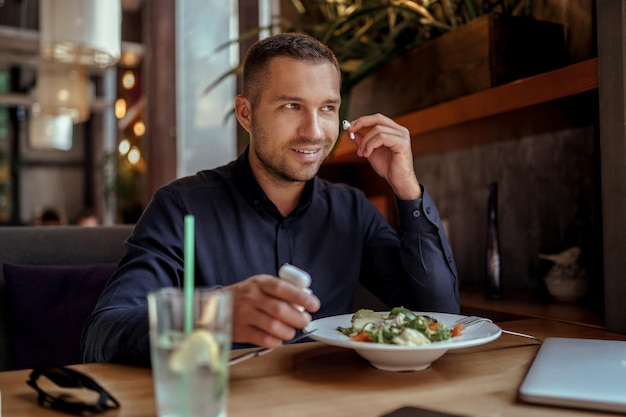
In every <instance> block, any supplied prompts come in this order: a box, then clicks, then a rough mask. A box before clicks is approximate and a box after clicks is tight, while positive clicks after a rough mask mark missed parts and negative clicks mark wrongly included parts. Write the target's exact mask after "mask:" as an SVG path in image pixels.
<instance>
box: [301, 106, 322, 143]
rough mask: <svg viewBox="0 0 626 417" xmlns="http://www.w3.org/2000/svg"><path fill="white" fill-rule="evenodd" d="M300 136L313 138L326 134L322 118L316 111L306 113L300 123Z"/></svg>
mask: <svg viewBox="0 0 626 417" xmlns="http://www.w3.org/2000/svg"><path fill="white" fill-rule="evenodd" d="M300 136H303V137H307V138H312V139H320V138H322V137H323V136H324V133H323V130H322V124H321V119H320V117H319V115H318V114H317V113H316V112H310V113H307V114H306V115H305V117H304V118H303V120H302V123H301V124H300Z"/></svg>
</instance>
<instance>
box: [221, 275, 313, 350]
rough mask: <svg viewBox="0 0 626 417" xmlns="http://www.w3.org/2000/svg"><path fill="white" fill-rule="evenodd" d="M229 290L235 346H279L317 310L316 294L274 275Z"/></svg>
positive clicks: (251, 280) (240, 283)
mask: <svg viewBox="0 0 626 417" xmlns="http://www.w3.org/2000/svg"><path fill="white" fill-rule="evenodd" d="M228 288H230V289H231V291H232V293H233V342H234V343H251V344H254V345H258V346H263V347H270V348H275V347H279V346H280V345H281V344H282V343H283V342H284V341H285V340H289V339H291V338H293V337H294V336H295V334H296V329H302V328H304V327H305V326H306V325H307V324H309V323H310V322H311V315H310V314H309V313H314V312H316V311H317V310H319V308H320V300H319V299H318V298H317V297H316V296H315V295H313V294H309V293H307V292H305V291H302V289H301V288H299V287H297V286H295V285H293V284H291V283H289V282H287V281H285V280H281V279H279V278H277V277H275V276H273V275H267V274H262V275H254V276H252V277H250V278H248V279H246V280H244V281H241V282H238V283H237V284H234V285H231V286H229V287H228ZM297 306H303V307H304V311H299V310H298V308H297Z"/></svg>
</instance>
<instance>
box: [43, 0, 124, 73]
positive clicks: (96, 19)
mask: <svg viewBox="0 0 626 417" xmlns="http://www.w3.org/2000/svg"><path fill="white" fill-rule="evenodd" d="M121 22H122V7H121V0H40V1H39V30H40V52H41V55H42V56H43V57H45V58H47V59H51V60H55V61H60V62H65V63H70V64H76V65H84V66H90V67H100V68H105V67H108V66H111V65H113V64H115V63H116V62H117V61H118V60H119V59H120V53H121V31H122V25H121Z"/></svg>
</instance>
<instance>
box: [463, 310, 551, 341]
mask: <svg viewBox="0 0 626 417" xmlns="http://www.w3.org/2000/svg"><path fill="white" fill-rule="evenodd" d="M485 322H486V323H493V321H491V320H490V319H488V318H485V317H478V316H467V317H463V318H461V319H459V320H457V321H456V322H455V324H456V323H461V324H463V325H464V326H465V328H466V329H467V328H469V327H471V326H474V325H477V324H479V323H485ZM500 330H501V331H502V333H505V334H510V335H513V336H520V337H526V338H528V339H532V340H534V341H537V342H539V343H543V340H541V339H540V338H538V337H536V336H532V335H529V334H526V333H518V332H513V331H511V330H504V329H502V328H500Z"/></svg>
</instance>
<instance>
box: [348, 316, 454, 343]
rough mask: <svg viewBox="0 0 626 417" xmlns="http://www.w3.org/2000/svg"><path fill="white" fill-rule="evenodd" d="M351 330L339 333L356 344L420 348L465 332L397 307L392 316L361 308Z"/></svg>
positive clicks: (353, 319)
mask: <svg viewBox="0 0 626 417" xmlns="http://www.w3.org/2000/svg"><path fill="white" fill-rule="evenodd" d="M351 324H352V326H351V327H337V330H338V331H340V332H341V333H343V334H344V335H346V336H348V337H350V339H351V340H353V341H356V342H370V343H384V344H392V345H404V346H420V345H425V344H429V343H432V342H441V341H445V340H450V339H452V338H453V337H459V336H461V335H462V333H463V328H464V327H463V324H462V323H457V324H455V325H454V327H452V328H451V329H450V328H448V326H447V325H446V324H445V323H444V322H441V321H438V320H437V319H435V318H433V317H429V316H425V315H418V314H415V313H414V312H413V311H411V310H409V309H406V308H404V307H395V308H393V309H392V310H391V311H390V312H389V313H378V312H375V311H373V310H368V309H360V310H357V311H356V313H354V314H353V315H352V319H351Z"/></svg>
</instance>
